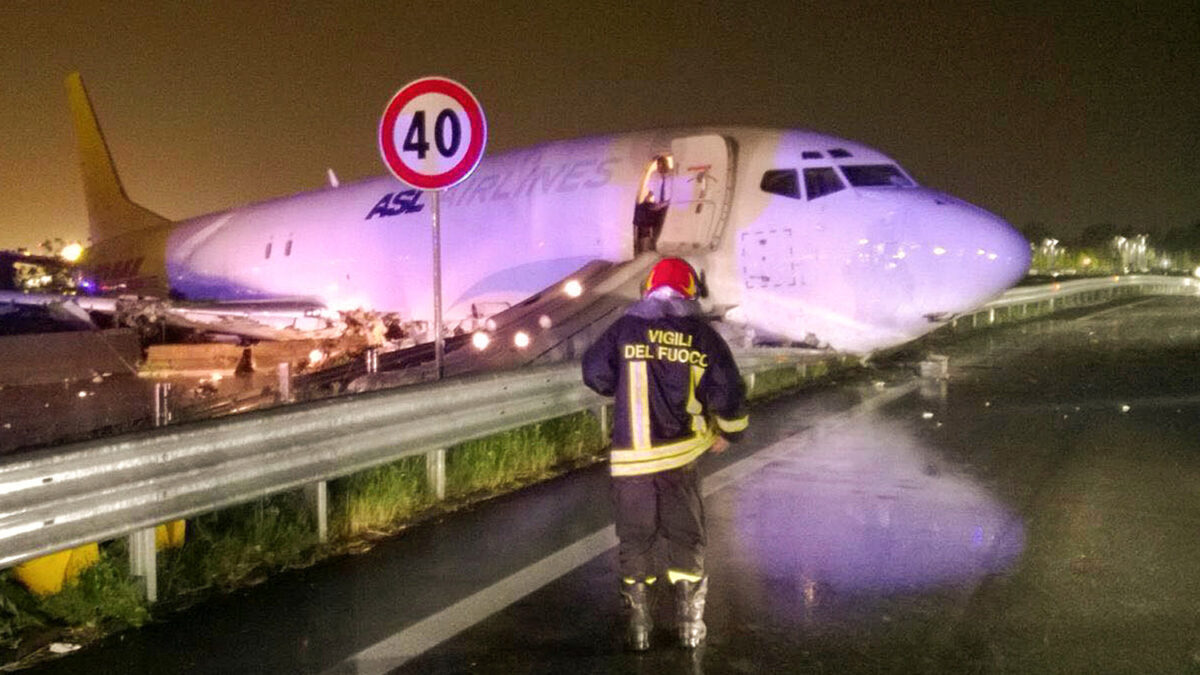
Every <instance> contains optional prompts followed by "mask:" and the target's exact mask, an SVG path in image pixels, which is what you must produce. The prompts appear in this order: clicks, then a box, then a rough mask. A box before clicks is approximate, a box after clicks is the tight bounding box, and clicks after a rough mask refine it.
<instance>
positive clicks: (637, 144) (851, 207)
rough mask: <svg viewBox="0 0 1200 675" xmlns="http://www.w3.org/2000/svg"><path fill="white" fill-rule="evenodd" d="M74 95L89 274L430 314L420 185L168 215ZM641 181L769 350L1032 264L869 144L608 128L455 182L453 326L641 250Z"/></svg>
mask: <svg viewBox="0 0 1200 675" xmlns="http://www.w3.org/2000/svg"><path fill="white" fill-rule="evenodd" d="M67 87H68V92H69V94H70V99H71V102H72V107H73V113H74V117H75V122H76V130H77V133H78V136H79V141H80V151H81V155H82V164H83V172H84V183H85V190H86V192H87V199H88V212H89V220H90V224H91V229H92V240H93V242H94V243H93V245H92V247H91V248H90V249H89V251H88V252H87V254H86V255H85V269H88V270H90V273H91V274H92V275H93V278H94V281H95V282H96V283H97V284H98V285H99V286H100V287H101V288H104V289H109V290H120V289H126V290H133V289H143V290H151V291H153V290H154V289H158V290H159V291H160V292H161V291H163V290H164V289H165V288H167V287H169V290H170V293H171V295H172V296H173V297H175V298H177V299H185V300H189V301H208V302H214V303H227V302H231V301H251V300H278V299H287V300H302V301H305V302H309V303H312V304H314V305H320V306H323V307H326V308H330V309H353V308H364V309H369V310H374V311H381V312H395V313H398V314H399V315H400V316H401V317H402V318H403V320H404V321H406V322H413V324H414V325H416V324H417V323H419V322H429V321H431V317H432V313H433V310H432V305H433V300H432V289H431V286H432V283H431V278H432V271H431V268H432V263H431V258H432V252H431V248H432V245H431V237H430V230H429V222H430V218H429V211H430V196H429V195H426V194H422V193H420V192H417V191H413V190H411V189H409V188H407V187H406V186H404V185H402V184H401V183H399V182H398V181H396V180H395V179H394V178H392V177H390V176H387V177H380V178H373V179H369V180H363V181H359V182H355V183H348V184H347V183H343V184H341V185H340V186H339V187H330V188H325V189H321V190H317V191H313V192H307V193H302V194H297V195H293V196H289V197H283V198H280V199H275V200H272V201H267V202H263V203H259V204H253V205H250V206H244V207H240V208H235V209H231V210H229V211H225V212H221V213H216V214H211V215H204V216H200V217H197V218H191V219H188V220H184V221H180V222H177V223H176V222H170V221H167V220H166V219H163V218H161V217H159V216H157V215H155V214H153V213H151V212H149V211H147V210H145V209H143V208H142V207H140V206H137V205H136V204H134V203H133V202H131V201H129V200H128V198H127V197H126V196H125V193H124V190H123V189H122V188H121V185H120V182H119V179H118V178H117V174H116V171H115V168H114V167H113V164H112V160H111V158H110V156H109V153H108V150H107V147H106V146H105V144H104V141H103V138H102V136H101V134H100V131H99V127H98V125H97V123H96V121H95V117H94V114H93V112H92V110H91V106H90V102H89V101H88V99H87V95H86V93H85V92H84V90H83V84H82V81H81V80H80V78H79V76H78V75H77V74H72V75H71V76H69V77H68V78H67ZM659 158H663V159H662V161H656V160H658V159H659ZM647 193H654V196H655V198H656V199H657V200H658V203H659V205H660V206H663V205H665V206H664V207H663V209H664V210H663V212H664V213H665V216H664V217H663V220H662V225H661V232H660V233H659V234H658V237H657V245H656V247H655V248H656V250H657V251H658V252H659V253H661V254H664V255H668V254H670V255H680V256H683V257H686V258H687V259H688V260H689V261H691V262H692V263H693V264H694V265H695V266H696V267H697V268H698V269H700V270H703V271H704V273H705V276H706V278H707V286H708V289H709V297H708V299H707V301H706V303H707V305H708V306H709V307H711V309H712V312H713V313H714V314H716V315H718V316H720V317H722V318H723V319H724V320H725V321H727V322H729V323H731V324H735V325H738V326H740V327H742V328H744V329H746V330H747V331H748V333H749V334H751V335H753V336H754V337H755V338H756V339H758V340H759V341H773V342H774V341H785V342H807V343H811V344H819V345H821V346H829V347H832V348H834V349H838V350H844V351H850V352H860V353H863V352H870V351H873V350H876V349H879V348H882V347H887V346H890V345H895V344H899V343H903V342H906V341H908V340H911V339H913V338H915V337H917V336H919V335H921V334H923V333H926V332H928V331H930V330H932V329H933V328H935V327H936V326H937V325H938V322H940V321H944V320H946V319H948V318H950V317H951V316H953V315H955V314H956V313H959V312H963V311H966V310H969V309H972V308H974V307H976V306H978V305H980V304H981V303H983V302H985V301H987V300H988V299H990V298H992V297H994V296H995V295H997V294H999V293H1000V292H1002V291H1003V290H1004V289H1005V288H1007V287H1009V286H1011V285H1012V284H1013V283H1015V282H1016V281H1017V280H1019V279H1020V278H1021V277H1022V276H1023V275H1024V274H1025V272H1026V270H1027V268H1028V265H1029V256H1030V252H1029V246H1028V244H1027V242H1026V241H1025V239H1024V238H1023V237H1022V236H1021V235H1020V234H1018V233H1017V232H1016V231H1015V230H1014V229H1013V228H1012V227H1011V226H1009V225H1008V224H1007V223H1006V222H1004V221H1003V220H1002V219H1000V218H999V217H997V216H995V215H993V214H991V213H988V212H987V211H985V210H983V209H980V208H978V207H975V206H972V205H971V204H968V203H965V202H963V201H961V200H958V199H956V198H954V197H951V196H949V195H946V194H943V193H940V192H937V191H934V190H931V189H928V188H924V187H919V186H918V185H917V184H916V182H915V181H914V180H913V179H912V178H911V177H910V176H909V175H908V174H907V173H906V172H904V171H903V169H901V168H900V167H899V166H898V165H897V164H896V162H895V161H893V160H892V159H890V158H889V157H887V156H885V155H884V154H882V153H880V152H879V151H877V150H874V149H872V148H869V147H867V146H864V145H862V144H860V143H856V142H853V141H849V140H845V139H841V138H836V137H833V136H828V135H824V134H820V133H814V132H810V131H801V130H776V129H759V128H743V127H711V128H693V129H681V130H660V131H646V132H637V133H627V134H614V135H609V136H600V137H594V138H585V139H578V140H569V141H560V142H551V143H546V144H543V145H539V146H535V147H532V148H528V149H523V150H517V151H512V152H505V153H497V154H492V155H489V156H486V157H485V158H484V159H483V161H482V162H481V163H480V165H479V168H478V169H477V170H476V171H475V173H474V174H473V175H472V176H471V177H470V178H468V179H467V180H465V181H464V182H463V183H461V184H459V185H458V186H455V187H454V188H452V189H450V190H448V191H446V192H444V193H443V194H442V196H441V218H442V247H443V249H442V250H443V254H442V263H443V278H442V285H443V299H444V303H445V311H444V313H443V315H444V320H445V323H446V325H447V326H453V325H467V326H469V325H474V324H473V323H472V322H475V323H478V320H479V319H481V318H485V317H486V316H487V315H489V314H492V313H494V312H496V311H498V310H499V309H502V308H504V307H506V306H509V305H512V304H515V303H517V302H520V301H521V300H523V299H525V298H527V297H529V296H530V295H532V294H534V293H536V292H538V291H540V290H542V289H544V288H547V287H549V286H552V285H553V284H555V283H556V282H559V281H561V280H563V279H565V278H566V277H568V276H569V275H570V274H571V272H573V271H575V270H577V269H579V268H580V267H581V266H583V264H584V263H586V262H587V261H589V260H596V259H602V260H609V261H614V262H619V261H624V260H629V259H631V258H632V257H634V255H635V253H636V252H637V249H638V248H639V247H643V246H644V244H641V243H639V242H640V240H639V239H638V237H637V236H636V234H635V227H634V225H633V219H634V211H635V207H636V206H637V205H638V203H639V202H640V201H644V200H645V197H646V195H647ZM164 282H165V283H164Z"/></svg>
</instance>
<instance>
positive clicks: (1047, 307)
mask: <svg viewBox="0 0 1200 675" xmlns="http://www.w3.org/2000/svg"><path fill="white" fill-rule="evenodd" d="M1139 295H1200V279H1194V278H1192V277H1162V276H1151V275H1126V276H1122V275H1116V276H1109V277H1097V278H1089V279H1074V280H1070V281H1056V282H1052V283H1049V284H1043V285H1038V286H1018V287H1016V288H1010V289H1009V290H1008V291H1006V292H1005V293H1004V294H1003V295H1001V296H1000V297H998V298H996V299H995V300H992V301H991V302H988V303H987V304H985V305H983V306H982V307H980V308H979V309H977V310H975V311H974V312H971V313H969V314H964V315H961V316H958V317H956V318H954V319H953V320H952V321H951V322H950V323H949V324H948V328H949V329H950V330H962V329H963V328H966V329H973V328H982V327H986V326H990V325H993V324H996V323H1004V322H1007V321H1012V320H1022V319H1026V318H1031V317H1034V316H1039V315H1042V314H1048V313H1050V312H1057V311H1060V310H1063V309H1071V308H1075V307H1086V306H1088V305H1095V304H1100V303H1105V302H1112V301H1113V300H1117V299H1120V298H1124V297H1133V296H1139Z"/></svg>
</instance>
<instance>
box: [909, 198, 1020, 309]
mask: <svg viewBox="0 0 1200 675" xmlns="http://www.w3.org/2000/svg"><path fill="white" fill-rule="evenodd" d="M908 217H909V222H910V223H912V224H913V225H915V226H916V228H917V229H918V230H919V231H921V232H922V235H923V236H922V237H921V238H922V239H923V240H924V244H925V245H924V246H922V248H923V249H925V250H926V251H928V254H929V255H930V259H929V260H928V262H929V263H930V264H929V265H928V267H927V269H929V270H930V271H931V275H930V277H928V278H927V279H926V281H927V282H928V283H927V284H925V285H924V286H925V288H924V289H923V290H924V292H918V295H919V296H923V297H920V298H917V301H918V303H919V304H920V305H921V306H922V311H923V314H924V315H925V316H929V317H933V318H943V317H945V316H948V315H950V314H955V313H960V312H964V311H968V310H971V309H974V308H976V307H978V306H979V305H981V304H983V303H985V302H987V301H988V300H990V299H992V298H994V297H995V296H997V295H999V294H1000V293H1002V292H1004V291H1005V290H1006V289H1008V288H1009V287H1011V286H1012V285H1014V284H1016V283H1017V282H1018V281H1020V280H1021V278H1022V277H1024V276H1025V274H1026V273H1027V272H1028V270H1029V263H1030V249H1029V242H1027V241H1026V240H1025V237H1024V236H1023V235H1021V233H1019V232H1017V230H1016V229H1015V228H1014V227H1013V226H1012V225H1009V224H1008V222H1006V221H1005V220H1004V219H1003V218H1000V217H999V216H997V215H995V214H993V213H991V212H989V211H986V210H984V209H981V208H979V207H978V206H975V205H973V204H970V203H967V202H964V201H962V200H960V199H957V198H954V197H951V196H949V195H946V194H942V193H937V192H933V191H928V194H925V195H922V196H921V198H919V199H918V200H916V202H915V203H914V204H913V205H912V208H911V209H910V210H909V213H908Z"/></svg>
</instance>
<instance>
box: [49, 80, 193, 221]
mask: <svg viewBox="0 0 1200 675" xmlns="http://www.w3.org/2000/svg"><path fill="white" fill-rule="evenodd" d="M66 84H67V99H68V100H69V101H70V104H71V117H72V118H73V120H74V122H75V136H76V140H77V141H78V143H79V161H80V166H81V168H82V169H83V190H84V196H85V197H86V198H87V210H88V223H89V225H90V229H91V237H92V242H93V243H99V242H101V241H104V240H106V239H111V238H113V237H115V236H116V235H119V234H122V233H125V232H132V231H135V230H143V229H146V228H150V227H155V226H161V225H166V224H169V223H170V222H171V221H170V220H168V219H166V218H163V217H162V216H160V215H158V214H157V213H154V212H153V211H150V210H148V209H145V208H143V207H141V206H139V205H137V204H135V203H133V202H132V201H130V199H129V197H128V196H127V195H126V194H125V188H124V187H122V186H121V179H120V178H119V177H118V176H117V169H116V166H115V165H114V164H113V161H112V155H111V154H110V153H109V151H108V144H106V143H105V142H104V134H103V133H101V131H100V125H99V123H98V122H97V121H96V113H95V112H93V110H92V104H91V101H90V100H89V99H88V95H87V90H86V89H84V87H83V78H82V77H80V75H79V73H71V74H70V75H67V82H66Z"/></svg>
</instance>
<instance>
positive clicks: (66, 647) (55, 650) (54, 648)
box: [50, 642, 79, 654]
mask: <svg viewBox="0 0 1200 675" xmlns="http://www.w3.org/2000/svg"><path fill="white" fill-rule="evenodd" d="M77 649H79V645H77V644H74V643H71V642H51V643H50V653H51V654H70V653H71V652H73V651H75V650H77Z"/></svg>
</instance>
